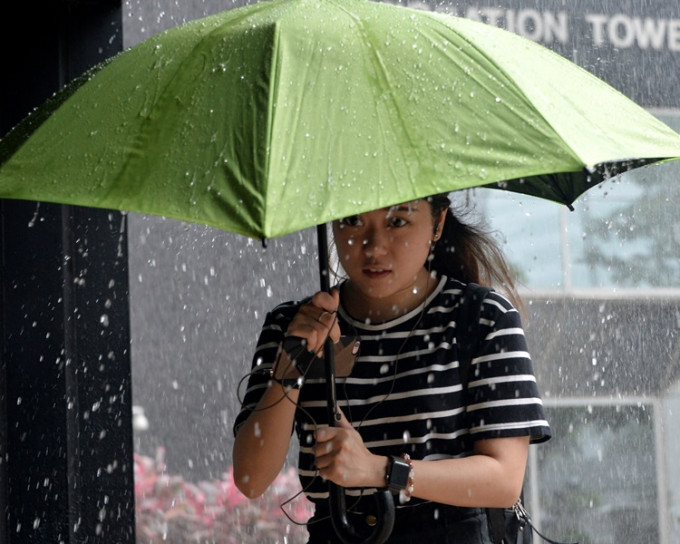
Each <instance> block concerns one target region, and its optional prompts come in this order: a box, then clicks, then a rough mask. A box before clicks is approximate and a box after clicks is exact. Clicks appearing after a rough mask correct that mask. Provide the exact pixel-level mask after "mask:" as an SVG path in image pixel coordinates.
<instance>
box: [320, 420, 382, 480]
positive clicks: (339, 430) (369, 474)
mask: <svg viewBox="0 0 680 544" xmlns="http://www.w3.org/2000/svg"><path fill="white" fill-rule="evenodd" d="M340 415H341V418H340V424H339V426H338V427H319V428H318V429H317V430H316V433H315V438H316V444H314V448H313V450H314V457H315V460H316V467H317V468H318V470H319V475H320V476H321V477H322V478H324V479H326V480H330V481H331V482H333V483H335V484H337V485H339V486H342V487H384V486H385V473H386V470H387V463H388V458H387V457H385V456H381V455H374V454H373V453H371V452H370V451H368V448H366V446H365V445H364V441H363V440H362V438H361V435H360V434H359V433H358V432H357V431H356V429H355V428H354V427H352V424H351V423H350V422H349V421H347V418H345V414H343V413H342V411H340Z"/></svg>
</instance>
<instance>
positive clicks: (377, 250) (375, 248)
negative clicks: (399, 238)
mask: <svg viewBox="0 0 680 544" xmlns="http://www.w3.org/2000/svg"><path fill="white" fill-rule="evenodd" d="M388 242H389V240H388V235H387V233H386V232H383V231H381V230H380V229H371V230H369V231H368V232H367V233H366V236H365V237H364V239H363V241H362V245H363V249H364V254H365V255H366V257H368V258H371V257H374V256H375V255H382V254H384V253H385V252H386V250H387V244H388Z"/></svg>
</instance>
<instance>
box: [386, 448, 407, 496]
mask: <svg viewBox="0 0 680 544" xmlns="http://www.w3.org/2000/svg"><path fill="white" fill-rule="evenodd" d="M410 473H411V466H410V465H409V464H408V462H406V460H404V459H402V458H401V457H397V456H396V455H392V456H391V457H390V462H389V464H388V465H387V474H385V482H386V483H387V489H389V490H390V491H392V492H393V493H396V492H398V491H403V490H405V489H406V488H407V487H408V483H409V475H410Z"/></svg>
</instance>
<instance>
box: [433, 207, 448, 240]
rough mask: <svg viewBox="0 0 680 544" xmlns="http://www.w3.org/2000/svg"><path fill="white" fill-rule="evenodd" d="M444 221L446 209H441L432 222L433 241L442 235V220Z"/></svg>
mask: <svg viewBox="0 0 680 544" xmlns="http://www.w3.org/2000/svg"><path fill="white" fill-rule="evenodd" d="M445 221H446V210H442V211H441V213H440V214H439V217H438V218H437V219H436V220H435V222H434V238H433V239H432V241H433V242H436V241H437V240H439V239H440V238H441V236H442V232H443V231H444V222H445Z"/></svg>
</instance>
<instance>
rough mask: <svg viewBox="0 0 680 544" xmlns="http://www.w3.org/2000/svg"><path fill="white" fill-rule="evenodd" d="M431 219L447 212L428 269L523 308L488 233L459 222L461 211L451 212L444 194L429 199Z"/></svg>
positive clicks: (505, 263) (494, 242)
mask: <svg viewBox="0 0 680 544" xmlns="http://www.w3.org/2000/svg"><path fill="white" fill-rule="evenodd" d="M428 201H429V202H430V205H431V207H432V216H433V217H435V218H438V217H439V216H440V214H441V212H442V211H443V210H445V209H446V219H445V221H444V225H443V227H441V226H439V225H435V229H437V228H441V237H440V238H439V240H437V242H435V245H434V250H433V252H432V257H431V262H430V268H431V269H432V270H435V271H437V272H438V273H439V274H443V275H445V276H448V277H451V278H455V279H457V280H459V281H462V282H463V283H478V284H481V285H486V286H489V287H494V288H497V289H499V290H501V291H503V292H504V293H505V294H506V295H507V296H508V298H509V299H510V300H511V301H512V303H513V304H514V305H515V306H516V307H517V308H519V309H523V308H524V305H523V304H522V301H521V299H520V297H519V295H518V293H517V289H516V287H515V282H514V280H513V277H512V273H511V272H510V268H509V266H508V264H507V262H506V260H505V256H504V255H503V251H502V250H501V248H500V247H499V245H498V243H497V242H496V240H495V239H494V238H493V236H492V234H491V232H488V231H487V230H485V229H484V228H482V227H481V226H480V225H475V224H472V223H467V222H464V221H463V220H461V218H462V217H464V215H465V214H464V212H463V210H456V211H455V213H454V210H453V209H452V207H451V201H450V199H449V198H448V196H447V195H446V194H441V195H435V196H433V197H430V198H429V199H428Z"/></svg>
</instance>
